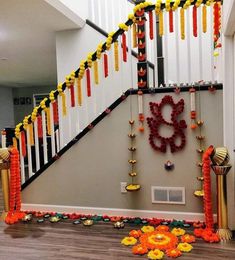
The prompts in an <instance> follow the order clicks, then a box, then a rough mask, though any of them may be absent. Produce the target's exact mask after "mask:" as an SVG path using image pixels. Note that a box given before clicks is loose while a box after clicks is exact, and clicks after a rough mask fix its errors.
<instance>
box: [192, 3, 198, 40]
mask: <svg viewBox="0 0 235 260" xmlns="http://www.w3.org/2000/svg"><path fill="white" fill-rule="evenodd" d="M193 36H194V37H197V7H196V5H194V7H193Z"/></svg>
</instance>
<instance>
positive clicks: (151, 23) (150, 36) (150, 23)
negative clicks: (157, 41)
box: [148, 11, 153, 40]
mask: <svg viewBox="0 0 235 260" xmlns="http://www.w3.org/2000/svg"><path fill="white" fill-rule="evenodd" d="M148 14H149V38H150V40H153V12H152V11H149V12H148Z"/></svg>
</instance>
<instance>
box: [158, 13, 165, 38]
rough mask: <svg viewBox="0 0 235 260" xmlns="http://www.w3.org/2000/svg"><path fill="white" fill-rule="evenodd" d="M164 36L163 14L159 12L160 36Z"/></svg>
mask: <svg viewBox="0 0 235 260" xmlns="http://www.w3.org/2000/svg"><path fill="white" fill-rule="evenodd" d="M163 34H164V23H163V12H162V11H160V12H159V36H163Z"/></svg>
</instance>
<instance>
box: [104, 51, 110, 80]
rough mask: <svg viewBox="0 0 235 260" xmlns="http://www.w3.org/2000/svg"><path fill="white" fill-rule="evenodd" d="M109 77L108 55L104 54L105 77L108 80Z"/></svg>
mask: <svg viewBox="0 0 235 260" xmlns="http://www.w3.org/2000/svg"><path fill="white" fill-rule="evenodd" d="M108 75H109V68H108V55H107V54H106V53H105V54H104V77H105V78H107V77H108Z"/></svg>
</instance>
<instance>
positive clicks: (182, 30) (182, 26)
mask: <svg viewBox="0 0 235 260" xmlns="http://www.w3.org/2000/svg"><path fill="white" fill-rule="evenodd" d="M180 35H181V40H184V39H185V15H184V8H181V9H180Z"/></svg>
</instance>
